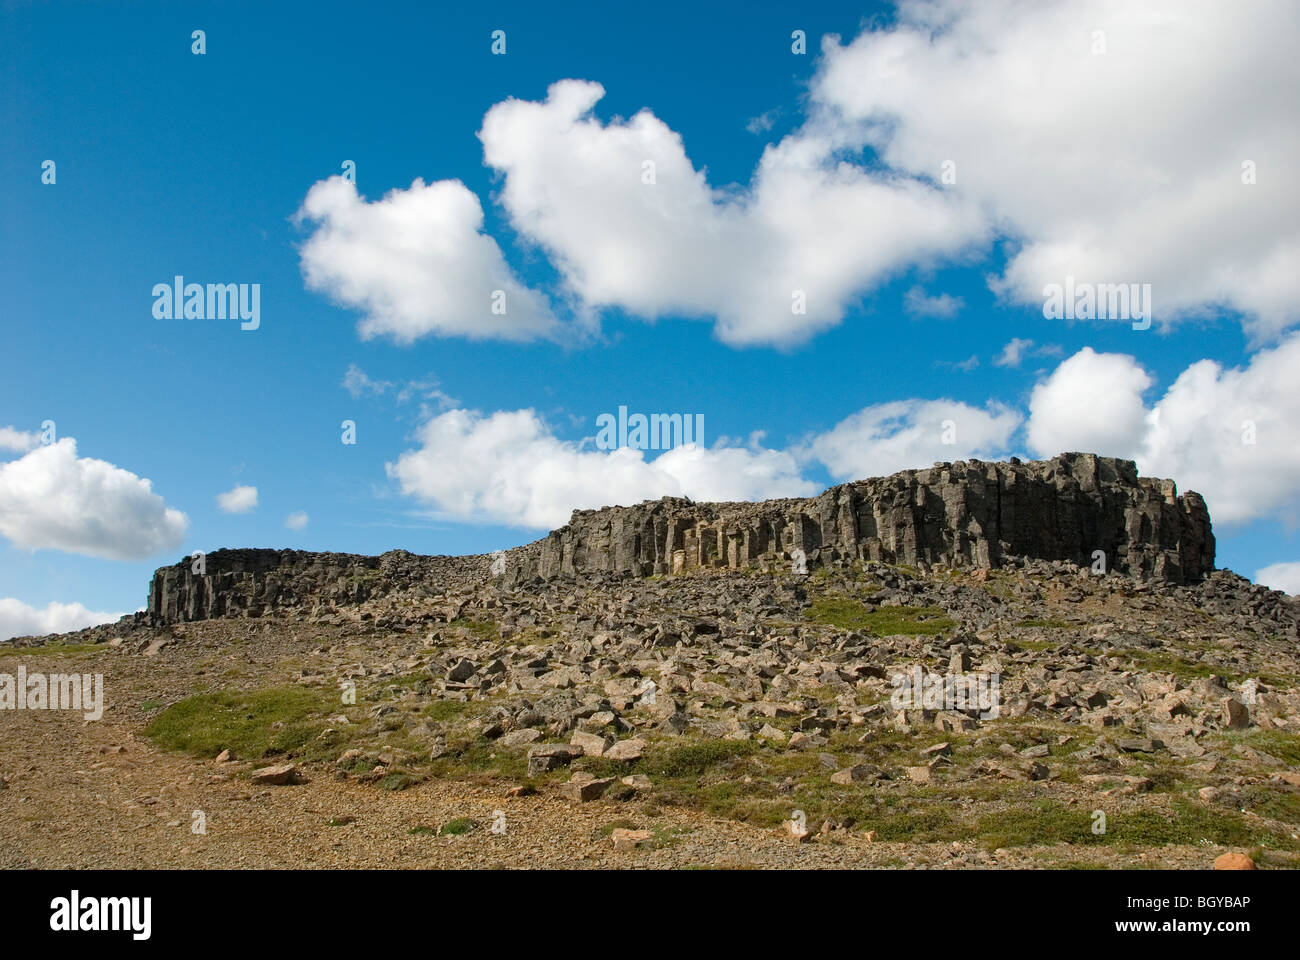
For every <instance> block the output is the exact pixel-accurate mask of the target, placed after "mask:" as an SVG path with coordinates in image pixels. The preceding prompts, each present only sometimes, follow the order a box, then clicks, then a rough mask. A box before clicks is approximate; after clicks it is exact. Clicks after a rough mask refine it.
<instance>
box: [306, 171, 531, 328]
mask: <svg viewBox="0 0 1300 960" xmlns="http://www.w3.org/2000/svg"><path fill="white" fill-rule="evenodd" d="M299 218H300V220H301V221H303V222H306V223H309V224H311V225H312V228H313V232H312V234H311V236H310V237H309V238H308V239H307V240H306V242H304V244H303V246H302V249H301V250H300V255H301V259H302V270H303V275H304V277H305V279H306V283H307V286H308V288H310V289H312V290H317V291H321V292H323V293H325V294H327V295H328V296H330V297H331V298H332V299H333V300H334V301H335V302H337V303H340V304H342V305H344V306H348V307H353V308H355V309H357V310H360V311H362V312H363V314H364V316H363V318H362V320H361V321H360V323H359V324H358V331H359V332H360V334H361V336H362V338H363V339H369V338H371V337H376V336H387V337H391V338H392V339H393V340H395V341H397V342H398V343H403V344H409V343H411V342H413V341H414V340H416V339H418V338H420V337H424V336H462V337H468V338H470V339H475V340H477V339H489V338H495V339H502V340H531V339H535V338H537V337H542V336H547V335H549V334H550V333H551V332H552V328H553V327H554V324H555V320H554V318H553V317H552V315H551V311H550V307H549V306H548V304H547V303H546V300H545V298H544V297H542V296H540V295H539V294H536V293H534V292H532V291H530V290H529V289H527V288H526V287H525V286H524V285H523V284H521V283H520V282H519V281H518V280H517V279H516V278H515V276H514V274H513V272H512V271H511V270H510V267H509V266H508V265H507V263H506V261H505V258H504V257H503V256H502V254H501V249H500V247H498V246H497V242H496V241H495V240H493V239H492V238H491V237H490V236H488V235H487V234H485V233H483V232H482V229H483V208H482V207H481V206H480V205H479V200H478V197H476V196H475V195H474V194H473V193H471V192H470V191H469V190H468V189H467V188H466V187H465V185H464V184H462V183H461V182H460V181H459V180H440V181H437V182H434V183H430V184H425V183H424V181H422V180H416V181H415V182H414V183H412V184H411V186H410V188H409V189H406V190H392V191H390V192H389V193H388V194H386V195H385V196H384V198H383V199H382V200H375V201H371V202H367V201H366V200H365V199H364V198H363V197H359V196H358V195H357V190H356V186H355V185H354V184H353V183H352V182H351V181H349V180H347V179H345V178H343V177H330V178H329V179H328V180H322V181H320V182H319V183H317V184H315V185H314V186H313V187H312V188H311V190H309V191H308V193H307V198H306V200H304V201H303V205H302V209H301V210H300V211H299ZM496 291H501V292H502V293H504V295H505V296H504V301H498V302H500V303H503V304H504V308H505V311H504V313H499V312H497V313H494V312H493V307H494V299H493V298H494V296H495V295H496Z"/></svg>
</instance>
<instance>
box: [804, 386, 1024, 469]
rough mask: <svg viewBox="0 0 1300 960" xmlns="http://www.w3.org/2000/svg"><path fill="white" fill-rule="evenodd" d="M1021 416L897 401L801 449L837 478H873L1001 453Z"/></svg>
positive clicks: (993, 406)
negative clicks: (938, 463)
mask: <svg viewBox="0 0 1300 960" xmlns="http://www.w3.org/2000/svg"><path fill="white" fill-rule="evenodd" d="M1022 419H1023V418H1022V416H1021V415H1020V414H1019V413H1017V412H1016V411H1015V410H1012V409H1010V408H1008V407H1004V406H1002V405H1000V404H997V403H990V404H989V405H988V407H987V408H985V409H981V408H979V407H972V406H970V405H968V404H965V403H959V402H957V401H954V400H898V401H893V402H891V403H880V404H875V405H874V406H870V407H866V408H865V409H863V410H860V411H858V412H857V413H855V414H853V415H852V416H849V417H846V418H845V419H844V420H842V421H840V422H839V423H838V424H836V425H835V426H834V427H833V428H831V429H830V430H828V431H827V432H825V433H823V434H820V435H818V436H816V437H814V438H813V439H812V441H811V442H810V443H808V444H807V445H806V447H805V448H804V449H803V453H804V455H805V456H811V457H815V458H816V459H817V460H820V461H821V462H822V463H824V464H825V465H826V468H827V469H828V470H829V471H830V472H831V475H832V476H833V477H835V478H836V479H837V480H857V479H861V478H863V477H879V476H885V475H887V474H890V473H894V472H896V471H898V470H907V469H912V468H916V467H928V466H930V465H931V464H933V463H937V462H939V461H951V460H965V459H971V458H975V459H981V460H993V459H997V458H998V457H1001V456H1003V455H1004V454H1005V452H1006V451H1007V449H1008V446H1009V444H1010V442H1011V437H1012V435H1013V434H1014V433H1015V432H1016V429H1017V428H1018V427H1019V426H1020V423H1021V421H1022Z"/></svg>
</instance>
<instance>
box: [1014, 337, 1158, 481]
mask: <svg viewBox="0 0 1300 960" xmlns="http://www.w3.org/2000/svg"><path fill="white" fill-rule="evenodd" d="M1151 382H1152V381H1151V377H1150V375H1148V374H1147V372H1146V371H1145V370H1143V369H1142V367H1141V366H1140V365H1139V364H1138V362H1137V361H1136V360H1134V359H1133V358H1132V357H1130V356H1127V355H1125V354H1118V353H1096V352H1095V351H1094V350H1093V349H1092V348H1091V347H1084V348H1083V349H1082V350H1080V351H1079V352H1078V353H1076V354H1075V355H1074V356H1072V357H1070V358H1069V359H1068V360H1065V361H1064V362H1063V363H1061V364H1060V365H1059V366H1058V367H1057V368H1056V369H1055V370H1054V371H1053V372H1052V374H1051V376H1049V377H1048V378H1047V379H1046V380H1045V381H1043V382H1042V383H1039V384H1038V385H1037V386H1035V387H1034V389H1033V393H1032V394H1031V395H1030V398H1029V423H1028V425H1027V427H1026V439H1027V441H1028V443H1029V447H1030V449H1031V450H1033V451H1034V452H1035V453H1036V454H1038V455H1040V456H1054V455H1055V454H1058V453H1060V452H1061V451H1063V450H1085V451H1087V452H1089V453H1099V454H1102V455H1103V456H1123V457H1131V456H1133V455H1134V454H1135V452H1136V451H1137V450H1139V449H1140V447H1141V441H1142V437H1143V436H1144V435H1145V433H1146V429H1147V425H1146V416H1147V410H1146V407H1145V406H1144V405H1143V402H1142V393H1143V392H1144V391H1145V390H1146V389H1147V388H1148V387H1149V386H1151Z"/></svg>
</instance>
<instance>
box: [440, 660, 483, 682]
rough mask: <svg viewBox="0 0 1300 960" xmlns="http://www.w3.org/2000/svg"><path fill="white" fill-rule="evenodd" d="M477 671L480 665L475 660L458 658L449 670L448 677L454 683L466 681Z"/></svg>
mask: <svg viewBox="0 0 1300 960" xmlns="http://www.w3.org/2000/svg"><path fill="white" fill-rule="evenodd" d="M477 672H478V667H477V666H476V665H475V663H474V661H473V660H458V661H456V663H454V664H452V667H451V669H450V670H448V671H447V679H448V680H451V681H452V682H453V683H464V682H465V681H466V680H468V679H469V678H470V677H472V676H474V674H475V673H477Z"/></svg>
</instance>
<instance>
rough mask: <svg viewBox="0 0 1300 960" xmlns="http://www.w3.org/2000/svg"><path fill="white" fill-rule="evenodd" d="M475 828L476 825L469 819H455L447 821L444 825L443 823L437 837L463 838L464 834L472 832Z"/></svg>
mask: <svg viewBox="0 0 1300 960" xmlns="http://www.w3.org/2000/svg"><path fill="white" fill-rule="evenodd" d="M476 826H478V824H476V823H475V822H474V821H473V820H471V819H470V818H469V817H457V818H456V819H455V820H448V821H447V822H446V823H444V824H443V825H442V829H441V830H439V831H438V836H440V837H463V836H464V835H465V834H467V833H469V832H470V831H471V830H473V829H474V828H475V827H476Z"/></svg>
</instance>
